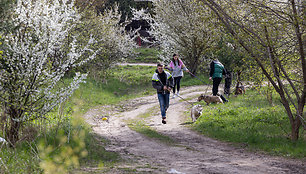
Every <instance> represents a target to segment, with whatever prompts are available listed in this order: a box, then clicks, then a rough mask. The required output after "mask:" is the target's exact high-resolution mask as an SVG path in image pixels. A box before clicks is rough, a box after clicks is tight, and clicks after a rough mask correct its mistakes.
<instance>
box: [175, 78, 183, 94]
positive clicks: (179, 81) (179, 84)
mask: <svg viewBox="0 0 306 174" xmlns="http://www.w3.org/2000/svg"><path fill="white" fill-rule="evenodd" d="M181 79H182V76H179V77H177V80H176V85H177V95H179V93H180V88H181Z"/></svg>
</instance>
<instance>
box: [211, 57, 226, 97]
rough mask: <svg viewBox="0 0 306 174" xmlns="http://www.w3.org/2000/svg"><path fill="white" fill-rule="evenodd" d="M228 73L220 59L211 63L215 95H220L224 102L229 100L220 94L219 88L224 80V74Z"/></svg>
mask: <svg viewBox="0 0 306 174" xmlns="http://www.w3.org/2000/svg"><path fill="white" fill-rule="evenodd" d="M225 74H226V70H225V68H224V66H223V65H222V63H221V62H219V60H218V59H216V60H214V61H212V62H211V63H210V72H209V80H213V88H212V92H213V95H214V96H216V95H219V96H220V97H221V99H222V100H223V102H228V100H227V99H226V98H225V97H224V96H223V95H220V94H218V88H219V85H220V83H221V80H222V76H223V75H225Z"/></svg>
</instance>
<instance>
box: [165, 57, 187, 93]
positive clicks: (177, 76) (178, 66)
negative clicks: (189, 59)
mask: <svg viewBox="0 0 306 174" xmlns="http://www.w3.org/2000/svg"><path fill="white" fill-rule="evenodd" d="M166 68H167V69H168V70H170V71H172V76H173V79H174V87H173V96H172V98H175V96H179V95H180V86H181V79H182V77H183V76H184V73H183V70H184V71H186V72H189V70H188V69H187V68H186V66H185V65H184V63H183V61H182V60H181V59H180V58H179V56H178V55H177V54H173V58H172V60H171V62H170V64H169V67H166ZM175 87H176V88H177V93H176V94H175Z"/></svg>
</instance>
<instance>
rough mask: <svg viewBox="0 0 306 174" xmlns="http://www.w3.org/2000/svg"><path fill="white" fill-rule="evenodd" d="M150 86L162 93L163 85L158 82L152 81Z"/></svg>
mask: <svg viewBox="0 0 306 174" xmlns="http://www.w3.org/2000/svg"><path fill="white" fill-rule="evenodd" d="M152 86H153V88H155V89H157V90H158V91H162V90H163V88H164V87H163V85H162V84H161V83H160V82H159V81H156V80H152Z"/></svg>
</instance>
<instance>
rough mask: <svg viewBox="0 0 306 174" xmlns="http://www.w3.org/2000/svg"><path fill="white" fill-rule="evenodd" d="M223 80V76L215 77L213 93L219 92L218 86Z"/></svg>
mask: <svg viewBox="0 0 306 174" xmlns="http://www.w3.org/2000/svg"><path fill="white" fill-rule="evenodd" d="M221 80H222V78H220V77H215V78H213V88H212V92H213V95H217V94H218V88H219V85H220V82H221Z"/></svg>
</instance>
